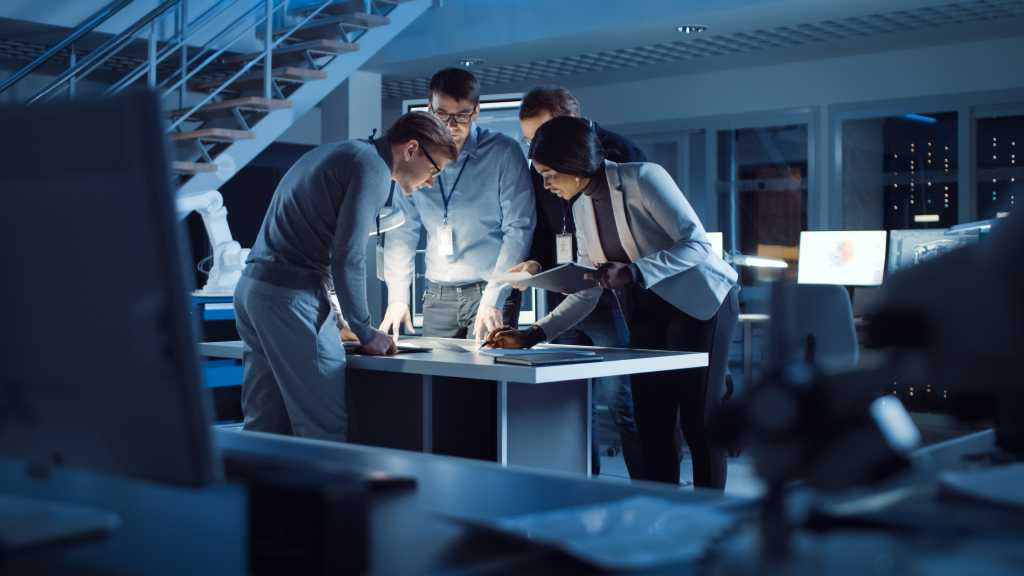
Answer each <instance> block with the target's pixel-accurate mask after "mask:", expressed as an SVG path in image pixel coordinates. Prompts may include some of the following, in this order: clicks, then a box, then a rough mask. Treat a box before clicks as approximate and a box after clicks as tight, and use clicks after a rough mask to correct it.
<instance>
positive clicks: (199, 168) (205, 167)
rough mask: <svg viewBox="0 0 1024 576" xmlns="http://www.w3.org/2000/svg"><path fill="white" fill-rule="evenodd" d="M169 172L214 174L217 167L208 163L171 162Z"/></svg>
mask: <svg viewBox="0 0 1024 576" xmlns="http://www.w3.org/2000/svg"><path fill="white" fill-rule="evenodd" d="M171 170H174V171H175V172H177V173H178V174H199V173H200V172H216V171H217V166H216V165H215V164H210V163H209V162H182V161H180V160H175V161H174V162H171Z"/></svg>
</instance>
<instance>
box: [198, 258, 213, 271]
mask: <svg viewBox="0 0 1024 576" xmlns="http://www.w3.org/2000/svg"><path fill="white" fill-rule="evenodd" d="M207 262H210V266H209V268H205V269H204V268H203V264H206V263H207ZM211 268H213V255H212V254H211V255H209V256H207V257H206V258H203V259H202V260H200V261H199V263H198V264H196V270H198V271H199V273H200V274H203V275H204V276H209V275H210V269H211Z"/></svg>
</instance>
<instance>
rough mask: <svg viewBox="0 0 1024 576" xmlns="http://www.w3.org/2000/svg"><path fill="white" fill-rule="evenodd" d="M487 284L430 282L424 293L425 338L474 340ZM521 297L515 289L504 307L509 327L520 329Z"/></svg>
mask: <svg viewBox="0 0 1024 576" xmlns="http://www.w3.org/2000/svg"><path fill="white" fill-rule="evenodd" d="M486 287H487V283H486V282H477V283H475V284H465V285H462V286H449V285H446V284H435V283H434V282H429V281H428V282H427V288H426V290H424V291H423V335H424V336H432V337H435V338H466V337H470V338H472V337H473V334H472V333H471V332H472V330H473V322H474V321H476V311H477V309H478V308H479V307H480V298H481V297H482V296H483V295H484V288H486ZM521 298H522V294H521V293H519V292H517V291H515V290H513V291H512V295H511V296H509V297H508V299H507V300H506V301H505V304H504V306H503V307H502V310H501V314H502V317H503V319H504V323H505V325H506V326H518V322H517V320H518V317H519V302H520V299H521Z"/></svg>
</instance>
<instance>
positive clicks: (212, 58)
mask: <svg viewBox="0 0 1024 576" xmlns="http://www.w3.org/2000/svg"><path fill="white" fill-rule="evenodd" d="M265 2H266V0H257V2H255V3H254V4H253V5H252V6H251V7H249V9H248V10H246V11H245V12H243V13H242V14H241V15H240V16H239V17H238V18H235V20H234V21H233V22H232V23H231V24H228V25H227V26H225V27H224V28H222V29H221V31H220V32H218V33H217V35H216V36H214V37H213V38H211V39H210V40H209V41H208V42H207V43H206V44H204V45H203V47H202V48H201V49H200V50H199V52H198V53H197V54H196V55H195V56H193V57H192V58H191V59H190V60H189V61H188V67H189V68H190V71H189V73H188V74H187V75H186V76H184V77H183V78H182V79H181V80H178V81H177V82H175V84H174V85H173V86H171V87H170V88H167V89H166V90H165V91H164V95H165V96H166V95H167V94H169V93H170V92H172V91H174V90H176V89H178V88H180V87H181V86H182V85H183V84H184V83H185V82H187V81H189V80H191V79H192V78H193V77H194V76H195V74H196V72H199V71H201V70H202V69H203V68H206V67H207V66H209V65H210V64H212V63H213V62H215V61H216V60H217V58H219V57H220V56H221V55H222V54H223V53H225V52H227V50H228V48H229V47H230V46H232V45H233V44H234V43H235V42H238V40H239V39H240V38H242V37H243V35H244V34H245V33H246V32H248V31H250V30H252V29H253V28H255V27H256V26H259V25H260V24H261V23H262V22H263V18H259V19H257V20H256V21H255V22H254V23H252V24H250V25H248V26H247V27H246V28H243V29H241V30H240V31H239V32H238V35H236V36H235V37H233V38H232V39H231V40H229V41H228V42H227V43H226V44H224V45H223V46H221V47H220V48H219V49H217V50H216V51H215V52H214V53H213V54H211V55H209V56H206V57H205V59H204V60H203V63H202V64H199V65H198V66H193V64H195V62H196V61H197V60H199V59H201V58H204V56H203V54H204V53H205V52H206V51H207V49H208V48H209V47H210V45H211V44H213V43H214V42H216V41H218V40H220V39H221V37H222V36H224V35H225V34H227V33H228V32H231V31H233V30H234V29H235V27H236V26H238V25H239V24H240V23H241V22H244V21H245V20H246V19H248V18H249V17H250V16H254V15H255V14H256V11H257V10H259V9H262V8H263V5H264V3H265ZM285 4H286V2H285V1H284V0H281V1H280V4H278V5H277V7H276V8H274V10H277V8H280V7H283V6H284V5H285ZM171 78H173V76H171V77H170V78H166V79H164V81H163V82H161V83H160V84H159V85H158V86H157V88H159V89H161V90H164V87H165V86H166V85H167V84H166V83H167V82H168V81H170V79H171Z"/></svg>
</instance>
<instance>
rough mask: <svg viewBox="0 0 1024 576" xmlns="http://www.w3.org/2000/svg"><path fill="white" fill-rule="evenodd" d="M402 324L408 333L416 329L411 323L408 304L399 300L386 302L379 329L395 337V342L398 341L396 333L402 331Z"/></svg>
mask: <svg viewBox="0 0 1024 576" xmlns="http://www.w3.org/2000/svg"><path fill="white" fill-rule="evenodd" d="M403 325H404V326H405V330H406V333H408V334H412V333H413V332H415V331H416V329H415V328H414V327H413V325H412V315H411V314H409V306H408V305H406V304H403V303H401V302H392V303H391V304H388V309H387V310H386V311H385V312H384V321H383V322H381V323H380V327H379V330H381V331H382V332H384V333H385V334H392V335H393V336H394V337H395V342H398V335H399V333H401V332H402V326H403Z"/></svg>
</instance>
